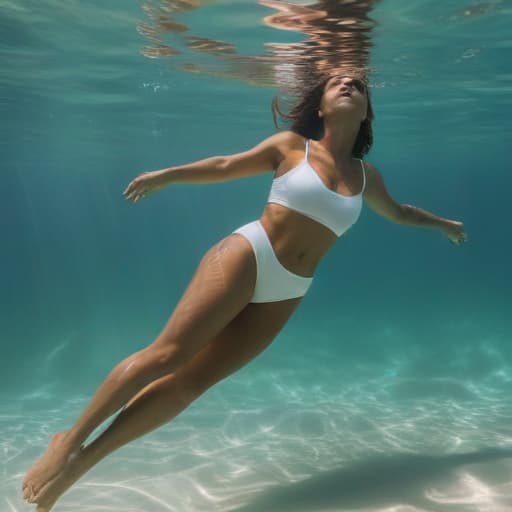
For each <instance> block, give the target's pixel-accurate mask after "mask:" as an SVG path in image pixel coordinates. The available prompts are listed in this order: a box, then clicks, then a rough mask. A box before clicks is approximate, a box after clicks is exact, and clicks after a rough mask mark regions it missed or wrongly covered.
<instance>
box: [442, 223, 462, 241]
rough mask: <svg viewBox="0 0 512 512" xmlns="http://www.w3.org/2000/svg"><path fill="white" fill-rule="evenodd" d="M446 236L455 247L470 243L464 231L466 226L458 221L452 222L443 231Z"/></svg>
mask: <svg viewBox="0 0 512 512" xmlns="http://www.w3.org/2000/svg"><path fill="white" fill-rule="evenodd" d="M443 232H444V235H445V236H446V237H447V238H448V240H450V242H452V243H454V244H455V245H462V244H463V243H464V242H467V241H468V235H467V233H466V232H465V231H464V224H463V223H462V222H458V221H456V220H451V221H450V222H449V223H448V225H447V226H446V227H445V228H444V229H443Z"/></svg>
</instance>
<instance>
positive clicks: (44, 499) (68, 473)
mask: <svg viewBox="0 0 512 512" xmlns="http://www.w3.org/2000/svg"><path fill="white" fill-rule="evenodd" d="M84 452H85V450H84V449H80V450H79V452H78V453H75V454H74V455H73V457H72V458H70V459H69V460H68V462H67V463H66V464H65V466H64V467H63V469H62V470H61V471H59V473H57V475H55V476H54V477H53V478H52V479H50V480H49V481H48V482H47V483H46V484H45V485H44V486H43V487H42V488H41V489H40V490H39V492H38V493H37V495H36V496H35V498H33V499H32V500H30V502H31V503H33V504H36V505H37V512H50V510H51V509H52V508H53V506H54V505H55V503H56V502H57V500H58V499H59V498H60V497H61V496H62V495H63V494H64V493H65V492H66V491H67V490H68V489H69V488H70V487H71V486H72V485H73V484H74V483H75V482H76V481H77V480H79V479H80V477H82V476H83V475H84V474H85V473H86V472H87V471H88V470H89V469H90V467H91V465H90V464H87V463H86V461H85V459H86V457H85V456H84Z"/></svg>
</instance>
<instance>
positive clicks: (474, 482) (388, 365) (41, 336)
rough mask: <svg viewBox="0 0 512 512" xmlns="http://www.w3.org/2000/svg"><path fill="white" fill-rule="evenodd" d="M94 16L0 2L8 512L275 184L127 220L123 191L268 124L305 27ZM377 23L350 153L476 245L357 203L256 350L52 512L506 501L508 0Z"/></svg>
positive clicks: (240, 188) (462, 506) (267, 129)
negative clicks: (366, 99)
mask: <svg viewBox="0 0 512 512" xmlns="http://www.w3.org/2000/svg"><path fill="white" fill-rule="evenodd" d="M296 4H302V5H305V2H296ZM447 4H448V5H447ZM106 5H107V4H105V3H103V2H99V1H95V2H87V3H86V4H84V3H79V2H74V1H73V2H72V1H68V2H60V1H56V0H42V1H41V0H40V1H38V2H36V1H35V0H27V1H24V2H21V1H18V0H9V1H3V2H1V3H0V33H1V34H2V38H1V40H0V58H1V60H2V66H1V67H0V102H1V103H0V105H1V112H2V119H3V123H2V124H1V125H0V130H1V137H0V156H1V163H2V185H1V189H2V191H3V193H2V206H1V213H2V215H1V216H0V218H1V219H2V221H1V222H2V232H3V239H2V251H1V252H0V267H1V274H0V275H1V286H0V294H1V296H0V299H1V304H2V308H1V309H0V318H1V325H2V335H1V338H0V339H1V347H2V358H1V359H0V375H1V376H2V381H3V385H2V388H1V390H0V406H1V408H0V446H1V449H2V450H3V457H2V462H1V465H0V468H1V478H0V503H1V505H0V508H1V510H6V511H8V512H13V511H22V510H30V509H31V507H30V506H29V505H27V504H25V503H24V502H23V501H22V499H21V496H20V492H19V488H20V486H21V480H22V478H23V475H24V473H25V471H26V470H27V469H28V467H29V466H30V465H31V463H32V462H33V461H34V459H35V458H36V457H38V456H39V455H40V454H41V453H42V452H43V451H44V449H45V448H46V446H47V443H48V440H49V436H50V435H51V434H52V433H53V432H55V431H59V430H65V429H68V428H69V427H70V425H71V424H72V423H73V421H74V420H75V419H76V417H77V415H78V414H79V412H80V411H81V409H82V408H83V406H85V404H86V403H87V401H88V399H89V398H90V396H91V395H92V393H93V392H94V390H95V389H96V388H97V386H98V385H99V384H100V383H101V381H102V380H103V378H104V377H105V376H106V375H107V373H108V372H109V371H110V369H111V368H112V367H113V366H115V365H116V364H117V363H118V362H119V361H120V360H122V359H123V358H125V357H126V356H128V355H129V354H131V353H132V352H134V351H136V350H140V349H141V348H142V347H144V346H146V345H147V344H149V343H150V342H152V341H153V340H154V338H155V336H157V335H158V334H159V332H160V330H161V328H162V326H163V325H164V323H165V322H166V320H167V318H168V317H169V315H170V313H171V312H172V310H173V308H174V307H175V305H176V303H177V302H178V300H179V299H180V297H181V294H182V293H183V291H184V288H185V287H186V285H187V284H188V282H189V280H190V278H191V276H192V274H193V272H194V270H195V268H196V267H197V264H198V263H199V261H200V259H201V258H202V256H203V254H204V253H205V252H206V251H207V250H208V249H209V248H210V247H211V246H212V245H213V244H214V243H216V242H217V241H218V240H219V239H221V238H223V237H224V236H226V235H227V234H229V233H230V232H231V231H233V230H234V229H236V228H237V227H239V226H241V225H242V224H245V223H247V222H249V221H251V220H253V219H256V218H258V217H259V216H260V215H261V211H262V208H263V205H264V201H265V200H266V197H267V194H268V190H269V187H270V183H271V179H272V175H271V173H268V174H264V175H260V176H257V177H253V178H247V179H241V180H237V181H231V182H225V183H216V184H201V185H191V184H181V185H175V186H173V187H169V188H167V189H164V190H163V191H161V192H159V193H158V194H156V195H154V196H151V197H150V198H148V199H146V200H144V201H142V202H140V203H138V204H133V203H128V202H126V201H124V199H123V196H122V191H123V190H124V189H125V188H126V185H127V184H128V183H129V182H130V181H131V180H132V179H133V178H134V177H135V176H136V175H138V174H139V173H141V172H143V171H147V170H153V169H160V168H163V167H167V166H170V165H176V164H180V163H185V162H189V161H193V160H198V159H200V158H204V157H207V156H211V155H219V154H229V153H234V152H238V151H241V150H244V149H247V148H249V147H251V146H253V145H254V144H256V143H257V142H259V141H260V140H261V139H263V138H265V137H267V136H269V135H270V134H271V133H273V132H274V127H273V124H272V117H271V114H270V101H271V99H272V97H273V96H274V95H275V94H276V93H277V92H279V91H280V90H281V89H283V88H285V87H286V84H287V83H288V82H287V80H289V78H290V75H289V70H288V68H286V69H285V67H284V66H283V64H284V63H286V62H287V60H286V55H283V52H284V50H283V48H286V45H288V44H296V43H297V42H301V41H304V40H307V37H308V35H307V34H306V33H305V32H299V31H297V30H279V29H278V28H277V27H275V26H271V25H269V24H268V22H267V23H265V22H264V21H263V19H264V17H268V16H270V15H272V14H274V13H276V10H275V9H272V8H271V7H269V6H268V5H261V4H258V3H249V2H242V1H221V2H212V3H208V2H204V3H202V5H201V3H200V2H198V3H197V7H198V8H196V9H191V10H186V11H184V12H180V11H179V9H178V10H177V12H176V13H175V14H173V19H174V20H175V21H176V22H179V23H181V24H182V25H183V26H184V27H188V30H181V29H180V30H177V31H175V32H171V33H165V34H162V33H160V34H159V35H158V38H157V39H155V34H154V33H152V32H151V31H150V30H149V29H151V27H154V19H152V18H151V13H154V12H155V9H157V10H158V12H159V13H160V14H162V15H163V14H166V15H169V12H171V11H172V9H170V7H173V4H172V3H171V2H156V1H155V2H151V3H148V4H143V3H140V2H135V1H129V2H123V3H122V5H121V4H119V5H110V6H106ZM178 5H179V4H174V8H177V6H178ZM182 7H183V5H182ZM166 9H167V10H166ZM369 19H370V20H371V23H369V24H368V25H367V28H366V32H364V34H365V35H366V39H364V42H365V44H366V45H367V46H366V50H367V51H368V52H369V53H368V55H369V59H370V60H369V67H370V69H371V75H372V84H373V87H372V89H371V91H372V98H373V104H374V110H375V113H376V121H375V124H374V131H375V144H374V147H373V149H372V151H371V153H370V154H369V155H368V157H367V159H368V161H370V162H372V163H373V164H374V165H376V166H377V167H378V168H379V169H380V171H381V172H382V174H383V176H384V178H385V180H386V184H387V186H388V188H389V190H390V192H391V193H392V195H393V196H394V197H395V198H396V199H397V200H398V201H399V202H402V203H409V204H414V205H416V206H420V207H422V208H425V209H427V210H430V211H432V212H434V213H436V214H438V215H441V216H444V217H449V218H454V219H459V220H462V221H464V223H465V226H466V229H467V232H468V234H469V237H470V241H469V242H468V243H467V244H465V245H464V246H462V247H457V246H454V245H452V244H450V243H449V242H448V241H447V240H446V239H445V238H443V237H442V236H441V235H440V234H439V233H437V232H434V231H432V230H430V231H429V230H425V229H419V228H418V229H415V228H411V227H403V226H398V225H393V224H391V223H389V222H388V221H386V220H384V219H382V218H379V217H377V216H376V215H374V214H373V213H372V212H371V211H369V210H368V209H364V210H363V213H362V215H361V218H360V220H359V222H358V224H357V225H356V226H354V227H353V228H352V229H351V230H350V231H349V232H348V233H347V234H346V235H345V236H344V237H342V238H341V239H340V240H339V241H338V243H337V245H336V246H335V247H334V248H333V249H331V251H330V252H329V253H328V254H327V255H326V257H325V259H324V260H323V261H322V262H321V264H320V266H319V268H318V269H317V273H316V275H315V281H314V283H313V286H312V288H311V289H310V291H309V293H308V294H307V295H306V297H305V299H304V301H303V302H302V303H301V305H300V306H299V309H298V310H297V311H296V313H295V314H294V315H293V316H292V318H291V319H290V321H289V323H288V324H287V325H286V327H285V328H284V330H283V331H281V333H280V334H279V335H278V337H277V338H276V340H275V341H274V342H273V344H272V345H271V346H270V347H269V348H268V349H267V350H266V351H265V352H264V353H262V354H261V355H260V356H259V357H258V358H256V359H255V360H253V361H252V362H251V363H250V364H249V365H247V366H246V367H244V368H243V369H241V370H240V371H239V372H237V373H236V374H234V375H232V376H231V377H229V378H228V379H226V380H225V381H223V382H221V383H219V384H218V385H217V386H215V387H214V388H212V389H211V390H209V391H208V392H207V393H206V394H204V395H203V396H202V397H200V398H199V399H198V400H197V401H196V402H194V403H193V404H192V405H191V406H190V408H188V409H187V410H186V411H185V412H183V413H182V414H181V415H180V416H178V417H177V418H176V419H175V420H174V421H172V422H170V423H169V424H167V425H165V426H163V427H161V428H160V429H158V430H157V431H155V432H153V433H151V434H148V435H147V436H145V437H143V438H140V439H138V440H137V441H135V442H133V443H131V444H130V445H128V446H125V447H123V448H121V449H120V450H118V451H116V452H115V453H113V454H112V455H110V456H109V457H108V458H107V459H105V460H104V461H102V462H101V463H100V464H99V465H98V466H96V467H95V468H93V469H92V470H91V471H90V472H89V473H88V474H87V475H85V476H84V477H83V478H82V479H81V480H80V481H79V482H78V483H77V484H76V485H75V486H74V487H73V488H72V489H71V490H69V491H68V493H66V494H65V495H64V496H63V498H62V499H61V501H59V503H58V504H57V505H56V507H55V509H54V510H55V511H56V512H66V511H84V512H85V511H100V510H125V511H133V512H135V511H137V512H139V511H155V512H157V511H164V510H171V511H179V512H185V511H187V512H188V511H191V512H192V511H210V510H211V511H228V510H240V511H242V510H243V511H247V512H249V511H251V512H274V511H275V512H279V511H285V510H286V511H299V510H301V511H315V512H323V511H332V510H336V511H355V510H357V511H365V512H369V511H372V512H424V511H428V512H438V511H440V512H444V511H456V512H473V511H478V512H505V511H509V510H512V460H511V459H510V458H509V455H510V453H511V452H510V447H511V444H512V428H511V420H512V406H511V401H510V394H511V393H510V392H511V391H512V344H511V341H512V320H511V315H510V310H511V303H512V290H511V286H510V283H511V282H512V280H511V277H512V276H511V274H512V272H511V270H510V261H511V260H512V250H511V243H510V241H509V233H510V226H509V223H508V218H509V216H510V213H509V201H510V200H509V198H510V187H511V185H512V180H511V177H510V173H509V170H510V164H509V162H508V159H507V158H506V152H507V150H508V147H509V145H510V142H509V140H510V132H511V128H512V123H511V119H512V94H511V92H512V65H511V64H510V62H511V59H510V49H511V47H512V39H511V34H510V29H509V27H510V24H511V20H512V4H511V3H510V2H509V1H507V0H503V1H495V2H485V3H484V2H471V1H469V0H465V1H462V0H453V1H450V2H445V1H441V0H438V1H429V2H427V1H422V0H414V1H411V2H409V3H407V6H406V7H404V2H399V1H398V0H389V1H388V0H382V1H381V2H378V3H377V2H375V5H374V8H373V10H372V11H371V12H370V13H369ZM144 27H145V28H146V30H144ZM148 30H149V32H151V33H152V34H153V39H151V38H150V37H149V36H148ZM150 35H151V34H150ZM188 36H194V37H196V38H203V39H208V40H209V46H208V47H209V48H210V50H209V51H206V52H205V51H199V50H198V48H197V46H194V44H196V43H197V41H195V40H192V39H190V38H189V39H187V37H188ZM212 41H213V42H212ZM215 42H217V43H215ZM218 42H222V43H223V44H222V45H221V44H219V43H218ZM269 43H271V44H273V45H285V46H280V47H279V48H280V50H279V51H277V50H276V47H275V46H274V47H272V46H269ZM155 48H156V49H157V50H158V52H157V51H156V50H155ZM233 55H235V56H236V57H237V59H234V58H233ZM256 57H259V59H256ZM271 57H272V58H271ZM262 62H263V64H262ZM299 64H300V63H299ZM299 68H300V66H299ZM283 69H285V71H283ZM286 70H288V71H286ZM297 73H298V74H300V72H297ZM293 76H296V75H293ZM292 78H293V77H292ZM292 81H293V80H292ZM241 342H243V340H241Z"/></svg>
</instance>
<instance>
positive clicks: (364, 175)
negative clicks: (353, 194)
mask: <svg viewBox="0 0 512 512" xmlns="http://www.w3.org/2000/svg"><path fill="white" fill-rule="evenodd" d="M360 161H361V167H362V168H363V188H362V190H361V194H362V193H363V192H364V187H365V186H366V171H365V169H364V162H363V159H362V158H361V159H360Z"/></svg>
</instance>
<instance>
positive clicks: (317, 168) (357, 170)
mask: <svg viewBox="0 0 512 512" xmlns="http://www.w3.org/2000/svg"><path fill="white" fill-rule="evenodd" d="M303 165H308V166H309V167H308V168H307V169H303V168H302V167H301V168H298V167H299V166H303ZM297 171H300V172H308V173H310V174H311V172H314V173H316V175H317V177H318V178H320V180H321V182H320V181H318V184H315V187H316V188H315V193H316V194H318V195H319V197H318V198H315V200H318V201H322V200H324V199H325V200H326V201H331V202H333V201H334V202H335V201H339V202H340V205H343V206H345V204H344V203H348V206H349V210H352V209H353V210H354V211H355V213H354V214H352V213H350V212H349V215H352V217H353V218H352V219H351V222H352V221H354V222H355V220H357V217H358V216H359V211H360V207H361V206H360V203H361V201H362V191H363V193H364V184H365V176H364V174H363V172H364V171H363V168H362V162H361V161H360V160H357V159H353V160H352V161H350V162H346V163H344V164H343V165H338V166H336V165H335V163H334V162H333V161H332V158H331V157H330V156H329V155H328V154H327V153H326V152H325V151H322V150H320V148H318V147H316V144H315V143H313V144H312V143H311V142H309V151H308V153H306V151H305V148H300V147H299V148H298V149H293V150H290V151H289V152H288V154H287V155H286V157H285V158H284V159H283V160H282V162H281V164H280V165H279V167H278V169H277V170H276V172H275V176H274V180H276V179H279V178H281V177H283V176H285V175H287V173H289V172H297ZM290 177H291V176H290ZM314 179H315V180H316V177H315V178H314ZM273 183H274V182H273ZM327 189H328V190H327ZM333 193H335V194H339V197H338V196H336V195H335V194H333ZM271 195H272V194H271ZM354 219H355V220H354ZM260 222H261V224H262V226H263V228H264V229H265V231H266V233H267V235H268V237H269V240H270V243H271V244H272V247H273V249H274V252H275V254H276V257H277V259H278V260H279V261H280V263H281V264H282V265H283V266H284V267H285V268H286V269H288V270H289V271H290V272H293V273H295V274H298V275H301V276H307V277H310V276H312V275H313V274H314V272H315V269H316V267H317V265H318V264H319V262H320V261H321V259H322V258H323V256H324V255H325V254H326V253H327V251H328V250H329V249H330V248H331V247H332V246H333V245H334V243H335V242H336V240H337V239H338V235H337V234H336V233H335V232H334V231H333V230H332V229H330V228H329V227H327V226H326V225H324V224H322V223H320V222H318V221H316V220H314V219H312V218H310V217H308V216H306V215H305V214H303V213H300V212H298V211H295V210H293V209H291V208H289V207H287V206H286V205H282V204H276V203H272V202H268V203H267V204H266V205H265V209H264V211H263V214H262V216H261V218H260Z"/></svg>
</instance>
